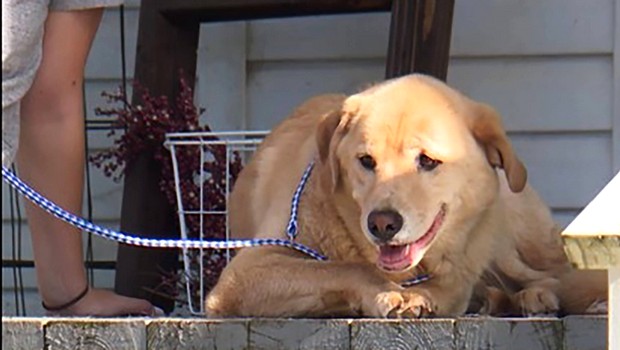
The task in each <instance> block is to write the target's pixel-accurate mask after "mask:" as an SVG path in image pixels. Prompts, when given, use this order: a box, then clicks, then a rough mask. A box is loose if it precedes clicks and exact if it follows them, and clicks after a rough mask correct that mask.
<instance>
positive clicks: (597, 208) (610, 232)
mask: <svg viewBox="0 0 620 350" xmlns="http://www.w3.org/2000/svg"><path fill="white" fill-rule="evenodd" d="M619 207H620V173H617V174H616V175H615V176H614V177H613V178H612V179H611V181H609V183H608V184H607V185H606V186H605V188H603V190H601V192H599V194H598V195H597V196H596V197H594V199H593V200H592V201H591V202H590V203H589V204H588V205H587V206H586V207H585V209H584V210H583V211H582V212H581V213H579V215H578V216H577V217H576V218H575V220H573V222H571V223H570V225H568V227H567V228H566V229H564V232H563V233H562V237H563V238H564V247H565V250H566V253H567V255H568V258H569V260H570V261H571V262H572V263H573V264H574V265H575V266H577V267H578V268H580V269H607V276H608V280H607V284H608V290H609V300H608V306H609V310H608V311H609V318H608V327H609V330H608V343H607V344H608V349H620V216H618V208H619Z"/></svg>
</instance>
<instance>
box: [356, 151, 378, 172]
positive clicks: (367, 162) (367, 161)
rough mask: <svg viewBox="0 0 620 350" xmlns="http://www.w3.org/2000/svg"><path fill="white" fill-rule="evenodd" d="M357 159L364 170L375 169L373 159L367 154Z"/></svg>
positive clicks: (375, 164)
mask: <svg viewBox="0 0 620 350" xmlns="http://www.w3.org/2000/svg"><path fill="white" fill-rule="evenodd" d="M358 159H359V161H360V164H361V165H362V166H363V167H364V169H366V170H375V167H376V166H377V162H375V159H374V158H373V157H371V156H369V155H368V154H365V155H363V156H361V157H359V158H358Z"/></svg>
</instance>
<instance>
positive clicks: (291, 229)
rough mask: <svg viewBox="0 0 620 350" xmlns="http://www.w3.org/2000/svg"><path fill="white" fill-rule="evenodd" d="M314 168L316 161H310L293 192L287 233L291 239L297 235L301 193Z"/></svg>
mask: <svg viewBox="0 0 620 350" xmlns="http://www.w3.org/2000/svg"><path fill="white" fill-rule="evenodd" d="M312 169H314V162H310V164H308V166H307V167H306V170H305V171H304V174H303V175H302V176H301V180H299V184H298V185H297V189H296V190H295V193H294V194H293V200H291V216H290V219H289V220H288V225H287V226H286V234H287V235H288V238H289V239H290V240H291V241H294V240H295V237H297V212H298V211H299V201H300V200H301V194H302V192H303V191H304V188H305V187H306V183H307V182H308V179H309V178H310V174H311V173H312Z"/></svg>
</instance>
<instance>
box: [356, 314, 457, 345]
mask: <svg viewBox="0 0 620 350" xmlns="http://www.w3.org/2000/svg"><path fill="white" fill-rule="evenodd" d="M454 324H455V321H454V320H453V319H421V320H384V319H383V320H370V319H365V320H355V321H354V322H353V323H352V324H351V349H352V350H361V349H377V350H381V349H394V350H404V349H441V350H449V349H455V347H454V340H455V339H454Z"/></svg>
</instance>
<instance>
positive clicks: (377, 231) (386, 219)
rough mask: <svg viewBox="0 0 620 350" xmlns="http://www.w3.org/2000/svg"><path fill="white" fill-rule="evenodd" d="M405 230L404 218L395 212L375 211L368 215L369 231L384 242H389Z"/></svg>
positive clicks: (389, 210)
mask: <svg viewBox="0 0 620 350" xmlns="http://www.w3.org/2000/svg"><path fill="white" fill-rule="evenodd" d="M401 228H403V217H402V216H401V215H400V214H399V213H398V212H397V211H395V210H392V209H388V210H373V211H372V212H370V215H368V230H369V231H370V233H371V234H372V235H373V236H375V237H377V238H378V239H379V240H381V241H383V242H387V241H389V240H390V239H391V238H392V237H394V236H395V235H396V234H397V233H398V231H400V229H401Z"/></svg>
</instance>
